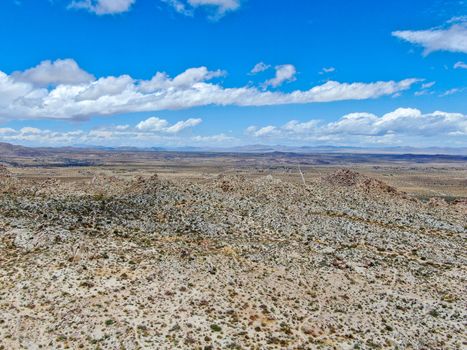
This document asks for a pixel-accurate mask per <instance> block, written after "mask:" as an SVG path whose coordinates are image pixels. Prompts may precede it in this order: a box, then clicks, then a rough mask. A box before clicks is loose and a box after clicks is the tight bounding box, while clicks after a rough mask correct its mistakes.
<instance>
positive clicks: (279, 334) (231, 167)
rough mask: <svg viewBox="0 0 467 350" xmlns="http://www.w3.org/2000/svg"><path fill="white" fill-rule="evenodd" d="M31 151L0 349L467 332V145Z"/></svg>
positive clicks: (412, 345)
mask: <svg viewBox="0 0 467 350" xmlns="http://www.w3.org/2000/svg"><path fill="white" fill-rule="evenodd" d="M29 152H32V153H29ZM34 152H36V151H32V150H31V151H28V150H27V149H23V150H22V151H21V152H17V150H16V151H15V152H11V154H9V153H8V152H7V151H4V152H3V153H2V154H3V155H2V156H0V163H2V164H3V165H2V166H0V252H1V254H0V349H5V350H7V349H64V348H69V349H81V348H82V349H465V348H466V347H467V337H466V331H465V329H466V321H467V297H466V295H467V293H466V291H467V283H466V278H467V271H466V267H467V255H466V252H467V249H466V248H467V246H466V234H467V158H466V157H447V156H446V157H444V156H426V157H424V156H391V155H382V156H377V155H371V156H365V155H337V154H330V155H329V154H328V155H325V154H322V155H303V156H299V155H294V154H281V153H274V154H268V155H255V154H244V155H233V154H219V155H213V154H185V153H183V154H182V153H170V152H160V153H157V152H147V153H144V152H139V153H138V152H126V153H112V152H94V153H92V152H90V153H86V152H84V151H83V152H78V151H76V153H72V152H71V153H70V152H68V153H67V156H66V157H68V158H66V159H65V156H63V154H60V153H48V152H47V151H40V152H41V153H40V154H37V153H34ZM37 152H39V151H37ZM70 154H71V155H70ZM89 160H91V161H89ZM86 162H88V163H86Z"/></svg>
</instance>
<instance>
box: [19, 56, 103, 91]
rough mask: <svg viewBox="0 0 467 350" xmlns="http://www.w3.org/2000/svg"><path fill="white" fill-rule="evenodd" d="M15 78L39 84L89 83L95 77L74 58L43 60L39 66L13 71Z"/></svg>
mask: <svg viewBox="0 0 467 350" xmlns="http://www.w3.org/2000/svg"><path fill="white" fill-rule="evenodd" d="M12 77H13V78H14V79H15V80H18V81H23V82H28V83H32V84H34V85H37V86H48V85H50V84H55V85H58V84H68V85H76V84H82V83H89V82H91V81H93V80H94V79H95V78H94V76H93V75H92V74H89V73H88V72H86V71H84V70H83V69H81V68H80V67H79V66H78V64H77V63H76V62H75V61H74V60H72V59H64V60H60V59H58V60H56V61H50V60H46V61H42V62H41V63H39V64H38V65H37V66H35V67H32V68H29V69H27V70H25V71H17V72H13V74H12Z"/></svg>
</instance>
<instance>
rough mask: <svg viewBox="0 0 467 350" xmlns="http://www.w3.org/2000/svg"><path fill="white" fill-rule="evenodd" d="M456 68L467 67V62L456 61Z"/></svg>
mask: <svg viewBox="0 0 467 350" xmlns="http://www.w3.org/2000/svg"><path fill="white" fill-rule="evenodd" d="M454 69H467V63H464V62H462V61H459V62H456V63H455V64H454Z"/></svg>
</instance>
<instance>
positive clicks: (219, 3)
mask: <svg viewBox="0 0 467 350" xmlns="http://www.w3.org/2000/svg"><path fill="white" fill-rule="evenodd" d="M163 1H164V2H166V3H167V4H169V5H170V6H172V7H173V8H174V9H175V11H177V12H178V13H181V14H183V15H186V16H192V15H193V13H194V10H195V9H196V8H199V7H204V8H207V9H208V10H209V9H211V10H212V11H213V12H212V15H211V16H210V19H212V20H218V19H220V18H221V17H223V16H224V15H225V14H226V13H227V12H232V11H236V10H238V9H239V8H240V6H241V1H240V0H163Z"/></svg>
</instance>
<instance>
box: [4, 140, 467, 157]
mask: <svg viewBox="0 0 467 350" xmlns="http://www.w3.org/2000/svg"><path fill="white" fill-rule="evenodd" d="M67 152H70V153H77V152H86V153H88V152H98V153H99V152H219V153H274V152H283V153H297V154H313V153H315V154H318V153H345V154H426V155H435V154H437V155H467V147H458V148H454V147H427V148H416V147H378V148H370V147H342V146H283V145H274V146H270V145H261V144H256V145H246V146H237V147H189V146H187V147H131V146H123V147H105V146H92V145H73V146H69V147H25V146H19V145H13V144H10V143H4V142H0V158H1V157H2V156H3V157H15V156H16V157H34V156H41V155H45V154H56V153H62V154H63V153H67Z"/></svg>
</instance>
